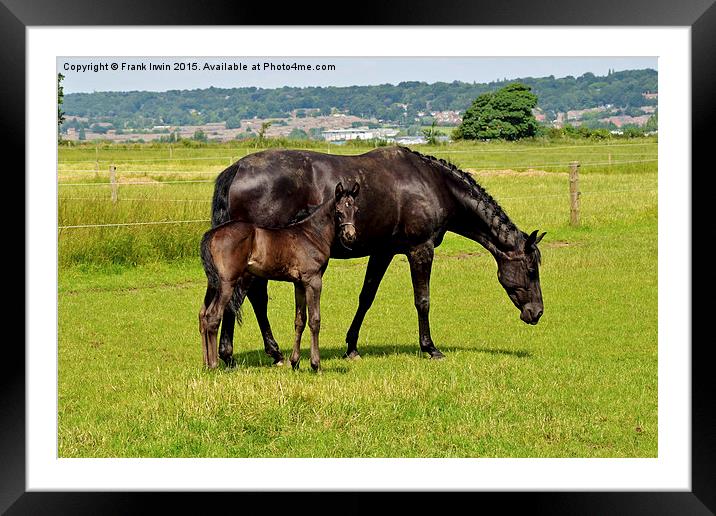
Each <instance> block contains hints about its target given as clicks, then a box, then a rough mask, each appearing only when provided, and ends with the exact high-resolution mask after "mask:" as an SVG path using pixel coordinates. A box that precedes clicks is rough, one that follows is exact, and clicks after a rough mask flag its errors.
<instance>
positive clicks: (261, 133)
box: [258, 120, 273, 142]
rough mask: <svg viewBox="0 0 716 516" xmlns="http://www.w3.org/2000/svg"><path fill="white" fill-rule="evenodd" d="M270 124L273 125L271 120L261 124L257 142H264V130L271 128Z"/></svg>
mask: <svg viewBox="0 0 716 516" xmlns="http://www.w3.org/2000/svg"><path fill="white" fill-rule="evenodd" d="M271 124H273V121H272V120H269V121H268V122H261V129H259V133H258V137H259V142H263V141H264V135H265V134H266V130H267V129H268V128H269V127H271Z"/></svg>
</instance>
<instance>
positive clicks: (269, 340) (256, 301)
mask: <svg viewBox="0 0 716 516" xmlns="http://www.w3.org/2000/svg"><path fill="white" fill-rule="evenodd" d="M248 298H249V301H251V306H252V307H253V308H254V314H255V315H256V321H257V322H258V323H259V328H260V329H261V336H262V337H263V339H264V349H265V350H266V354H267V355H269V356H271V357H272V358H273V363H274V364H276V365H282V364H283V355H282V354H281V350H280V349H279V347H278V343H277V342H276V339H274V338H273V332H272V331H271V324H270V323H269V320H268V316H267V314H266V311H267V307H268V280H266V279H263V278H254V280H253V281H252V282H251V287H249V292H248Z"/></svg>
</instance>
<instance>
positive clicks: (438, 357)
mask: <svg viewBox="0 0 716 516" xmlns="http://www.w3.org/2000/svg"><path fill="white" fill-rule="evenodd" d="M443 358H445V355H443V354H442V353H440V352H439V351H438V350H437V349H436V350H435V351H433V352H432V353H430V360H442V359H443Z"/></svg>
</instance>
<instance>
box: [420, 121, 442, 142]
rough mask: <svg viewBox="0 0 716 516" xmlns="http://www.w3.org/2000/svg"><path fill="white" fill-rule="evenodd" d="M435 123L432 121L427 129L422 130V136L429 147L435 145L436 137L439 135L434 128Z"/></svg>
mask: <svg viewBox="0 0 716 516" xmlns="http://www.w3.org/2000/svg"><path fill="white" fill-rule="evenodd" d="M436 126H437V122H436V121H435V120H434V119H433V123H432V124H431V125H430V128H429V129H423V135H424V136H425V139H426V140H427V143H428V144H429V145H437V143H438V135H439V134H440V133H439V132H438V130H437V128H436Z"/></svg>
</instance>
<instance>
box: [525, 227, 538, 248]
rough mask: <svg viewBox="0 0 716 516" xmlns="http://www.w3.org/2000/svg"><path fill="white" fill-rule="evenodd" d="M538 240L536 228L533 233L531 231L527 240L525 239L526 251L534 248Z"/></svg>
mask: <svg viewBox="0 0 716 516" xmlns="http://www.w3.org/2000/svg"><path fill="white" fill-rule="evenodd" d="M536 242H537V230H536V229H535V230H534V231H533V232H532V233H530V236H528V237H527V240H526V241H525V251H529V250H530V249H532V248H533V247H534V245H535V243H536Z"/></svg>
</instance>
